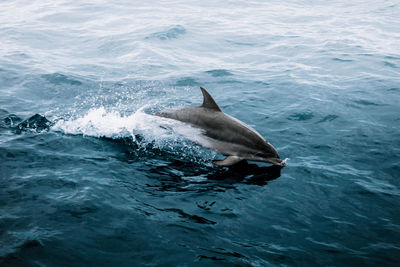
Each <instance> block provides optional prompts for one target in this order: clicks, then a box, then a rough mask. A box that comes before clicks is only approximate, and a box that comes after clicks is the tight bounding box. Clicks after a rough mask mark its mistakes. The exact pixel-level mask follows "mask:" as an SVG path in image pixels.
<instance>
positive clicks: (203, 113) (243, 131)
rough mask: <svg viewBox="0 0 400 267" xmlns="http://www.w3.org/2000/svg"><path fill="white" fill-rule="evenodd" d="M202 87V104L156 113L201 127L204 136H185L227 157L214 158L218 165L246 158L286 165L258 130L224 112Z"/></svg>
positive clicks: (231, 163) (225, 164)
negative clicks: (221, 158) (222, 158)
mask: <svg viewBox="0 0 400 267" xmlns="http://www.w3.org/2000/svg"><path fill="white" fill-rule="evenodd" d="M200 89H201V92H202V93H203V98H204V99H203V104H202V105H201V106H198V107H184V108H178V109H167V110H163V111H160V112H157V113H156V114H155V115H157V116H160V117H165V118H169V119H174V120H177V121H181V122H184V123H187V124H189V125H190V126H192V127H194V128H198V129H200V130H201V131H202V132H203V136H202V138H199V137H198V136H185V137H186V138H188V139H189V140H191V141H193V142H195V143H197V144H199V145H201V146H204V147H206V148H209V149H212V150H215V151H217V152H219V153H221V154H223V155H225V156H227V158H225V159H224V160H215V161H213V163H214V164H216V165H218V166H231V165H234V164H236V163H238V162H240V161H242V160H244V159H247V160H254V161H263V162H268V163H272V164H274V165H279V166H286V163H285V162H284V161H282V160H281V159H280V158H279V155H278V152H277V151H276V149H275V148H274V147H273V146H272V145H271V144H270V143H268V142H267V141H266V140H265V139H264V138H263V137H262V136H261V135H260V134H259V133H257V132H256V131H255V130H254V129H253V128H251V127H250V126H248V125H246V124H245V123H243V122H241V121H239V120H238V119H235V118H233V117H231V116H229V115H227V114H225V113H223V112H222V111H221V109H220V108H219V107H218V105H217V104H216V103H215V101H214V99H213V98H212V97H211V95H210V94H209V93H208V92H207V90H206V89H204V88H203V87H200Z"/></svg>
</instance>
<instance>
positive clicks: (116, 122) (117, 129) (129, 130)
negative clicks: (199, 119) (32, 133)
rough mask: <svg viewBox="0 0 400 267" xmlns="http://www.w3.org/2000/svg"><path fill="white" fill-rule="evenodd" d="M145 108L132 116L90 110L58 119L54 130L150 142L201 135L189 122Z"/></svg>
mask: <svg viewBox="0 0 400 267" xmlns="http://www.w3.org/2000/svg"><path fill="white" fill-rule="evenodd" d="M144 108H145V107H142V108H140V109H139V110H137V111H136V112H135V113H133V114H131V115H127V116H124V115H121V114H120V113H119V112H117V111H107V110H106V109H105V108H104V107H100V108H95V109H91V110H89V111H88V112H87V113H86V114H85V115H84V116H83V117H79V118H76V119H71V120H63V119H61V120H58V121H57V122H56V123H55V125H54V126H53V127H52V130H54V131H61V132H63V133H66V134H82V135H87V136H94V137H109V138H125V137H132V138H133V139H135V135H137V134H139V135H141V136H142V137H143V138H144V139H145V140H146V141H148V142H154V141H155V142H158V143H160V142H162V141H165V140H166V139H173V140H176V139H177V138H179V136H178V135H177V134H176V133H178V134H179V135H182V136H186V137H187V136H192V137H194V136H201V131H200V130H199V129H195V128H193V127H190V126H189V125H187V124H184V123H181V122H178V121H175V120H171V119H167V118H162V117H158V116H154V115H150V114H147V113H145V112H144V111H143V110H144Z"/></svg>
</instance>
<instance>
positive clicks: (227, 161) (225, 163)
mask: <svg viewBox="0 0 400 267" xmlns="http://www.w3.org/2000/svg"><path fill="white" fill-rule="evenodd" d="M242 160H244V158H241V157H238V156H229V157H227V158H226V159H224V160H213V163H214V164H215V165H218V166H221V167H223V166H232V165H235V164H236V163H238V162H240V161H242Z"/></svg>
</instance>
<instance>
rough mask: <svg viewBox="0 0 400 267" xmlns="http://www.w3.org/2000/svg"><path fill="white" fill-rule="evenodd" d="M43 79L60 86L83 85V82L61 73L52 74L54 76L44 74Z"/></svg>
mask: <svg viewBox="0 0 400 267" xmlns="http://www.w3.org/2000/svg"><path fill="white" fill-rule="evenodd" d="M42 78H44V79H46V80H47V81H49V82H50V83H52V84H55V85H60V84H68V85H81V84H82V82H80V81H78V80H75V79H73V78H71V77H68V76H66V75H64V74H61V73H52V74H43V75H42Z"/></svg>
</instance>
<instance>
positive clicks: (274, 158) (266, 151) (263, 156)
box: [256, 141, 287, 167]
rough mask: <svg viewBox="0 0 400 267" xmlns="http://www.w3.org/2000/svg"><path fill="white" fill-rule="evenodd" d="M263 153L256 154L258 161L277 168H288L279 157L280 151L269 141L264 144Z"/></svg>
mask: <svg viewBox="0 0 400 267" xmlns="http://www.w3.org/2000/svg"><path fill="white" fill-rule="evenodd" d="M260 150H261V151H260V152H258V153H257V154H256V158H257V159H256V160H257V161H263V162H268V163H271V164H274V165H277V166H282V167H284V166H287V163H286V161H285V160H282V159H281V158H280V157H279V154H278V151H276V149H275V148H274V147H273V146H272V145H271V144H270V143H269V142H267V141H265V143H264V144H263V146H262V148H261V149H260Z"/></svg>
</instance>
